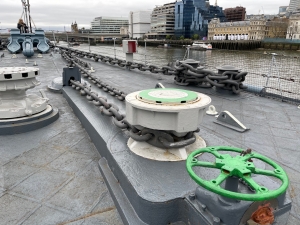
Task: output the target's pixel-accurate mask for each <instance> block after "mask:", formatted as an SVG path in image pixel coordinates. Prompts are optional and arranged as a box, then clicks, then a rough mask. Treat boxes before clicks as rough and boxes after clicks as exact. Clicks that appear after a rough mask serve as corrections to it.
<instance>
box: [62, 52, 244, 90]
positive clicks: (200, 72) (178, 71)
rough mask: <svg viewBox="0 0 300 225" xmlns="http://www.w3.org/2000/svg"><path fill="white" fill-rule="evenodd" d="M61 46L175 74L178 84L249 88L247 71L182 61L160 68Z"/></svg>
mask: <svg viewBox="0 0 300 225" xmlns="http://www.w3.org/2000/svg"><path fill="white" fill-rule="evenodd" d="M60 48H61V49H64V50H68V51H70V52H73V53H74V54H76V55H77V56H78V57H87V58H94V60H95V61H96V62H97V61H99V60H101V61H102V62H105V63H110V64H111V65H116V64H117V65H118V66H120V67H127V68H128V69H138V70H140V71H150V72H151V73H162V74H164V75H174V76H175V78H174V80H175V83H176V84H177V85H190V84H193V85H197V86H198V87H203V88H211V87H214V86H215V87H217V88H221V89H225V90H230V91H232V92H233V93H235V94H239V93H240V92H241V90H243V89H246V88H247V87H246V86H244V85H243V82H244V81H245V78H246V75H247V72H234V71H225V72H223V73H222V74H218V73H215V72H213V71H211V70H207V69H204V68H203V67H197V68H194V67H193V66H191V65H189V64H186V63H180V62H179V61H177V62H176V64H175V66H174V68H172V67H169V66H163V67H162V68H159V67H157V66H155V65H145V64H141V63H134V62H126V61H125V60H121V59H117V58H112V57H109V56H103V55H100V54H94V53H89V52H84V51H80V50H73V49H67V48H65V47H60ZM83 63H84V65H85V66H86V65H87V63H86V62H83Z"/></svg>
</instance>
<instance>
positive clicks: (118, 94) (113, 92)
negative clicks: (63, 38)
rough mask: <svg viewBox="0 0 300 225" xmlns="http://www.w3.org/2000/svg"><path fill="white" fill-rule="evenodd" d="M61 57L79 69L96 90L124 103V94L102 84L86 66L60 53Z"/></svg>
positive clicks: (82, 62) (68, 55)
mask: <svg viewBox="0 0 300 225" xmlns="http://www.w3.org/2000/svg"><path fill="white" fill-rule="evenodd" d="M61 55H62V57H63V58H64V59H65V60H67V61H68V62H69V63H71V65H69V66H72V64H74V65H75V66H77V67H78V68H79V71H80V72H81V73H82V75H83V76H84V77H87V78H88V79H89V80H91V82H93V83H94V84H95V85H96V86H97V87H98V88H100V89H102V90H103V91H105V92H108V93H109V94H110V95H111V96H115V97H116V98H117V99H118V100H120V101H124V100H125V97H126V94H125V93H124V92H122V91H120V90H118V89H116V88H114V87H111V86H110V85H108V84H105V83H104V82H102V81H101V80H100V79H99V78H98V77H96V76H93V75H92V74H91V73H90V72H89V71H88V70H87V69H86V68H85V67H88V64H87V63H86V62H84V61H82V60H80V59H78V58H76V57H73V56H71V55H70V54H68V53H66V52H62V54H61Z"/></svg>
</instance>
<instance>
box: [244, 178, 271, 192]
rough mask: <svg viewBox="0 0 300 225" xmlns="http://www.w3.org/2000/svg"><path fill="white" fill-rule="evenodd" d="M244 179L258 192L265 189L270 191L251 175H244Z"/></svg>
mask: <svg viewBox="0 0 300 225" xmlns="http://www.w3.org/2000/svg"><path fill="white" fill-rule="evenodd" d="M242 179H243V180H244V181H245V182H246V183H247V184H248V185H249V186H250V187H251V188H252V189H253V190H255V191H256V192H259V193H263V192H265V191H268V189H267V188H265V187H262V186H260V185H259V184H258V183H256V182H255V181H254V180H253V179H252V178H251V177H250V176H244V177H242Z"/></svg>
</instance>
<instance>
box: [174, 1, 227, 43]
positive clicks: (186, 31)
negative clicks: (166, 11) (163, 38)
mask: <svg viewBox="0 0 300 225" xmlns="http://www.w3.org/2000/svg"><path fill="white" fill-rule="evenodd" d="M215 17H216V18H219V19H220V21H221V22H225V21H226V18H225V15H224V13H223V10H222V8H221V7H219V6H212V5H210V4H209V2H208V1H205V0H182V1H180V2H176V4H175V35H176V36H177V37H180V36H184V37H185V38H191V37H192V36H193V35H194V34H198V35H199V37H200V38H203V37H207V33H208V23H209V22H210V21H211V19H213V18H215Z"/></svg>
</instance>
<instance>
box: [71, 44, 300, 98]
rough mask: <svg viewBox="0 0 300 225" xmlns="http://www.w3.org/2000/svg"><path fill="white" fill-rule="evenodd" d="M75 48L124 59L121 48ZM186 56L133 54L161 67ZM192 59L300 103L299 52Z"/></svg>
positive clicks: (168, 51) (223, 53) (179, 51)
mask: <svg viewBox="0 0 300 225" xmlns="http://www.w3.org/2000/svg"><path fill="white" fill-rule="evenodd" d="M73 48H75V49H76V48H78V49H80V50H83V51H89V49H90V50H91V52H93V53H97V54H101V55H104V56H110V57H115V56H116V58H118V59H125V54H124V53H123V48H122V47H121V46H120V45H116V46H115V47H114V46H113V45H97V46H88V45H87V44H81V45H80V46H74V47H73ZM272 53H276V54H277V55H273V54H272ZM186 56H187V51H186V49H185V48H158V47H146V48H145V46H139V47H138V53H136V54H134V62H137V63H143V64H147V65H155V66H158V67H161V66H165V65H168V64H169V65H171V64H172V63H174V62H175V61H176V60H183V58H185V57H186ZM189 58H191V59H194V60H197V61H200V65H202V66H204V67H205V68H206V69H210V70H213V71H214V72H217V68H218V67H222V66H224V65H231V66H234V67H236V68H238V69H240V70H242V71H246V72H248V75H247V76H246V81H245V84H247V85H253V86H255V87H266V90H267V92H269V93H273V94H276V95H279V96H284V97H287V98H289V99H292V101H293V100H296V101H300V52H297V51H276V50H255V51H229V50H211V51H194V50H191V51H190V53H189Z"/></svg>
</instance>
